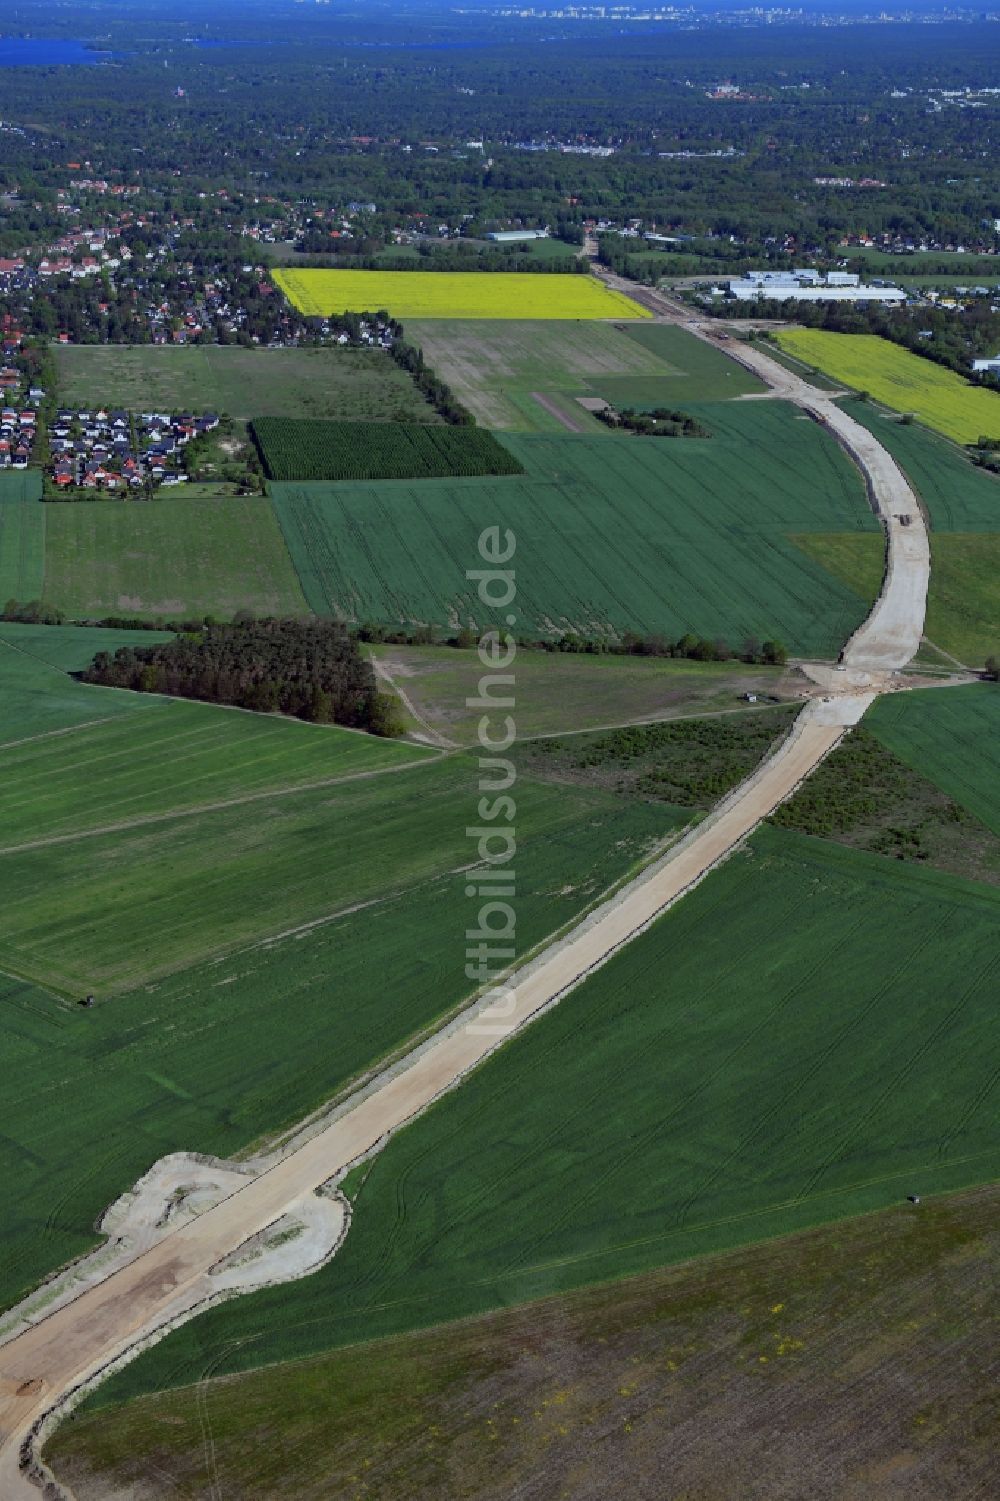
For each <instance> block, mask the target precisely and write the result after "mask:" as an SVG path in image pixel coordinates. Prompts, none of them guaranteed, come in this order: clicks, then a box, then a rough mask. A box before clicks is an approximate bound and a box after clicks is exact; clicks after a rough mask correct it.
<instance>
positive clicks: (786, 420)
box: [272, 402, 875, 654]
mask: <svg viewBox="0 0 1000 1501" xmlns="http://www.w3.org/2000/svg"><path fill="white" fill-rule="evenodd" d="M698 410H699V411H700V409H698ZM720 413H724V414H725V415H724V417H721V416H720V415H719V414H720ZM730 414H732V415H730ZM706 415H707V417H708V421H709V422H710V424H711V425H712V427H713V431H715V432H716V437H714V438H713V439H711V440H710V441H706V442H704V443H700V444H649V445H645V447H644V446H643V445H641V444H624V443H623V444H609V442H608V440H607V439H606V438H594V439H589V438H587V439H584V438H568V437H559V438H555V437H554V438H547V437H545V438H543V437H540V436H539V437H514V436H511V437H509V438H508V439H506V442H507V443H508V446H509V447H510V448H511V450H512V451H513V453H514V454H515V456H516V457H517V458H518V459H520V460H521V461H522V462H523V464H524V466H525V470H526V473H525V474H524V475H523V476H522V477H517V478H513V479H511V478H507V479H503V480H493V481H491V480H489V479H481V480H475V481H452V482H448V481H447V480H438V481H436V482H421V483H420V484H413V485H411V486H406V485H400V484H392V485H382V484H379V483H377V482H374V483H370V484H357V485H347V484H344V485H337V486H336V487H333V486H324V485H322V484H308V483H298V484H296V483H288V484H275V485H274V487H273V491H272V494H273V499H274V505H275V510H276V512H277V515H278V519H279V522H280V524H281V527H282V530H283V532H284V534H285V539H286V541H287V543H288V548H289V551H290V553H291V556H292V559H293V561H294V563H295V566H296V569H297V570H298V572H299V576H300V579H301V581H302V586H303V590H304V593H305V595H306V598H307V600H308V601H309V604H310V606H311V607H312V609H314V610H316V611H317V612H318V613H322V614H333V615H335V616H340V617H342V618H345V619H354V620H360V621H369V620H370V621H383V622H386V623H392V624H397V623H402V622H430V623H432V624H434V625H437V626H440V627H442V628H447V627H454V625H455V624H456V623H459V624H466V623H469V624H473V623H474V624H475V625H477V626H481V625H483V624H485V623H487V618H486V612H484V610H483V608H482V606H481V605H480V604H479V603H478V601H477V600H476V597H475V593H474V591H473V590H472V589H470V587H469V585H468V584H467V582H466V577H465V574H466V569H467V568H468V567H469V566H470V564H469V559H470V558H471V557H474V556H475V555H476V544H477V538H478V536H479V533H480V531H481V530H482V526H483V525H484V524H485V523H484V521H483V518H484V516H485V517H501V518H502V519H503V524H504V525H505V526H507V527H509V528H510V529H511V530H512V531H513V532H514V533H515V535H516V536H517V539H518V548H519V554H518V556H519V558H521V557H523V558H524V559H525V562H524V563H523V564H522V565H521V566H520V568H519V571H518V579H517V586H518V594H517V603H518V608H519V623H520V625H521V626H522V628H523V629H525V630H529V629H530V630H534V631H537V632H539V633H546V634H552V633H554V632H556V631H558V630H570V631H579V632H581V633H582V634H587V635H591V634H605V633H609V632H611V631H615V632H618V633H620V632H622V631H624V630H626V629H632V630H637V631H640V632H642V633H643V634H649V633H653V632H657V631H660V632H663V633H664V634H666V635H669V636H672V637H675V638H676V637H677V636H680V635H682V634H683V633H684V632H685V631H693V632H695V633H696V634H699V635H704V636H707V637H709V638H714V637H717V636H724V637H726V638H727V639H728V641H729V642H730V644H731V645H734V646H737V647H738V646H739V645H740V644H741V643H742V642H743V640H744V639H745V638H746V637H747V636H748V635H754V636H757V637H758V638H759V639H762V640H763V639H767V638H768V637H772V636H778V637H780V638H781V639H782V640H783V641H784V642H785V644H786V645H787V646H788V647H789V649H790V650H794V651H800V652H803V653H820V654H829V653H831V652H835V651H837V650H839V648H840V646H842V644H843V642H844V640H845V639H846V637H847V636H848V635H849V634H850V632H851V630H852V629H853V628H854V627H855V626H856V625H857V624H858V623H860V621H861V619H862V618H863V616H864V613H865V604H866V602H865V600H864V599H863V598H862V597H861V595H860V594H858V593H855V592H853V591H852V590H851V589H849V588H848V587H846V586H845V585H842V584H841V583H839V582H838V581H837V580H836V579H835V578H834V577H833V576H832V575H830V574H829V573H828V572H827V571H826V570H825V569H823V568H822V567H820V566H819V565H818V564H816V563H814V562H813V561H811V560H810V559H809V558H807V557H806V556H805V555H804V554H803V552H802V551H801V550H800V549H799V548H798V547H796V546H795V545H794V544H793V543H792V542H790V541H789V534H791V533H801V532H808V531H811V530H817V531H820V530H821V531H828V530H829V531H837V530H842V531H849V530H851V531H853V530H855V529H857V530H861V531H870V532H874V528H875V523H874V519H873V517H872V515H871V512H870V510H869V508H868V506H867V503H866V501H865V498H864V493H863V490H862V487H861V484H860V481H859V480H858V479H857V477H856V475H855V473H854V471H853V470H852V468H851V466H850V465H849V463H848V461H847V460H846V459H845V458H844V457H843V455H842V454H841V453H840V452H839V450H838V449H837V448H836V447H835V446H834V445H833V444H832V443H830V442H829V440H827V439H826V438H825V436H824V435H823V434H822V432H821V431H819V429H817V428H816V427H815V426H814V425H813V424H807V423H801V422H797V421H796V420H795V419H794V417H792V416H791V414H790V413H789V412H788V410H787V409H785V408H781V407H779V406H778V404H777V403H770V404H767V407H766V410H765V403H763V402H761V403H754V404H751V403H747V404H745V405H743V406H740V407H737V406H736V404H735V403H734V404H732V405H730V406H727V407H725V408H712V410H711V413H710V414H706ZM751 430H752V432H753V434H754V435H755V436H756V442H755V443H754V445H753V446H751V445H750V444H748V443H747V442H746V441H745V440H746V437H747V436H749V435H750V431H751ZM667 449H668V450H670V451H669V452H664V451H663V450H667ZM695 449H696V450H697V452H694V451H693V450H695ZM804 473H808V474H809V475H810V485H809V486H808V488H805V487H803V485H802V482H801V476H802V474H804Z"/></svg>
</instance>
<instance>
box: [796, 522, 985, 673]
mask: <svg viewBox="0 0 1000 1501" xmlns="http://www.w3.org/2000/svg"><path fill="white" fill-rule="evenodd" d="M795 542H796V544H797V546H799V547H800V548H801V549H802V550H803V552H805V553H807V554H808V555H809V556H810V557H812V558H813V559H814V560H815V561H816V562H817V563H819V564H821V565H822V566H823V567H824V568H826V569H828V570H829V571H830V573H832V574H834V575H835V577H837V578H839V579H840V580H841V582H842V583H843V584H844V585H846V586H847V587H848V588H851V589H855V590H857V591H858V592H863V591H864V590H866V589H869V588H871V587H872V586H873V584H874V582H875V580H876V579H877V578H880V577H881V573H882V563H883V557H882V548H881V545H880V544H878V543H877V542H876V539H875V538H874V537H871V536H866V535H862V534H854V535H848V534H847V533H844V534H842V535H840V536H829V535H826V536H824V535H822V534H820V533H815V534H813V535H812V536H809V535H803V536H797V537H796V538H795ZM924 634H925V635H926V637H927V639H928V640H929V641H931V642H933V644H934V645H935V646H938V647H940V648H941V649H942V650H943V651H945V652H947V653H948V654H950V655H951V656H952V657H953V658H954V659H955V660H956V661H957V662H959V663H964V664H965V665H967V666H969V667H973V668H976V667H982V666H983V663H984V662H985V661H986V658H987V657H988V656H990V655H992V654H995V653H997V652H998V651H1000V535H998V534H997V533H995V532H993V533H988V532H987V533H982V532H970V533H964V534H963V533H958V532H932V534H931V583H930V589H929V591H928V595H927V618H926V620H925V622H924Z"/></svg>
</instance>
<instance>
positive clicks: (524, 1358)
mask: <svg viewBox="0 0 1000 1501" xmlns="http://www.w3.org/2000/svg"><path fill="white" fill-rule="evenodd" d="M998 1209H1000V1194H998V1192H997V1190H996V1189H988V1190H985V1191H984V1190H976V1191H974V1192H969V1193H964V1194H949V1195H947V1196H945V1197H942V1198H940V1199H935V1200H932V1201H928V1200H924V1201H923V1202H922V1203H921V1204H920V1206H919V1207H918V1208H917V1207H915V1206H912V1205H909V1204H900V1205H897V1206H894V1207H893V1208H892V1209H888V1210H883V1211H881V1212H880V1213H878V1214H870V1215H860V1216H858V1217H857V1218H856V1219H853V1220H849V1221H846V1222H842V1223H840V1224H838V1225H836V1226H826V1227H824V1228H822V1229H820V1230H814V1231H806V1232H804V1233H803V1234H800V1235H793V1236H786V1237H783V1238H782V1239H780V1240H776V1241H766V1242H764V1243H763V1244H760V1245H755V1246H748V1247H745V1248H743V1249H741V1250H738V1251H734V1252H729V1253H728V1254H726V1255H724V1256H721V1257H708V1258H701V1259H700V1260H698V1261H695V1262H692V1263H689V1264H688V1265H685V1266H677V1267H669V1268H666V1269H664V1270H662V1271H657V1272H652V1273H647V1274H646V1275H644V1276H640V1277H632V1278H629V1279H627V1280H625V1281H621V1282H615V1283H612V1284H610V1285H609V1286H604V1287H596V1288H588V1289H586V1290H585V1291H578V1292H573V1293H567V1294H563V1295H562V1296H560V1297H554V1298H549V1299H545V1300H543V1301H542V1302H538V1303H533V1304H531V1305H530V1306H528V1307H525V1308H514V1309H503V1310H501V1311H499V1312H496V1313H493V1314H488V1315H486V1316H484V1317H480V1318H474V1319H468V1320H464V1321H463V1322H461V1323H458V1324H446V1325H444V1326H442V1327H440V1328H438V1329H432V1330H422V1331H420V1333H418V1334H411V1335H402V1336H397V1337H396V1338H390V1339H386V1340H380V1341H377V1342H369V1343H367V1344H363V1345H358V1346H354V1347H353V1348H349V1349H344V1350H335V1351H332V1352H330V1353H329V1354H326V1355H322V1356H317V1357H313V1358H312V1359H310V1360H304V1361H295V1362H288V1363H285V1364H282V1365H277V1366H267V1367H264V1368H263V1369H261V1370H258V1371H250V1372H248V1373H246V1374H245V1375H243V1376H241V1377H238V1378H233V1377H222V1378H221V1379H217V1380H212V1379H211V1377H209V1378H208V1379H206V1380H205V1381H203V1382H199V1383H198V1384H197V1385H196V1386H189V1387H185V1388H183V1389H182V1390H179V1391H171V1392H165V1393H163V1394H160V1395H157V1396H154V1397H145V1398H140V1399H139V1400H138V1401H136V1402H133V1403H130V1404H128V1405H127V1406H126V1407H124V1408H121V1409H118V1410H117V1411H109V1410H108V1409H104V1410H102V1411H100V1412H97V1413H88V1414H79V1413H78V1414H76V1415H75V1416H74V1420H73V1421H72V1422H68V1423H64V1424H63V1425H62V1426H61V1427H60V1428H59V1430H58V1431H57V1433H56V1434H55V1436H54V1437H53V1438H52V1439H51V1440H49V1442H48V1443H47V1444H46V1447H45V1457H46V1459H47V1461H48V1463H49V1465H50V1466H51V1467H52V1468H53V1469H54V1470H55V1472H56V1475H57V1477H58V1479H59V1480H60V1481H62V1482H63V1483H64V1484H67V1483H68V1484H69V1485H70V1486H71V1487H72V1491H73V1495H74V1496H76V1497H78V1498H79V1501H107V1498H108V1497H109V1496H121V1497H125V1496H143V1495H152V1496H155V1495H158V1494H162V1493H163V1492H164V1488H165V1487H169V1495H170V1496H171V1497H175V1498H177V1501H201V1498H204V1497H205V1496H207V1495H209V1494H211V1490H212V1487H213V1486H214V1487H215V1488H216V1489H217V1491H218V1492H220V1493H221V1494H222V1495H223V1496H225V1497H226V1498H227V1501H236V1498H240V1501H249V1498H250V1497H258V1498H259V1497H263V1496H279V1495H289V1494H293V1495H294V1496H295V1497H296V1501H330V1498H331V1497H333V1496H338V1497H339V1496H350V1495H354V1494H355V1490H354V1487H355V1485H356V1484H357V1482H356V1481H355V1480H354V1479H353V1477H354V1476H357V1475H362V1474H363V1476H364V1492H363V1494H364V1496H365V1497H366V1501H400V1498H401V1497H405V1498H406V1501H441V1498H442V1495H443V1494H444V1492H443V1489H442V1476H444V1475H447V1477H448V1482H447V1483H448V1491H447V1494H448V1495H452V1496H454V1495H458V1494H461V1495H463V1496H466V1497H487V1496H490V1497H498V1496H501V1495H503V1496H524V1497H531V1498H535V1501H539V1498H543V1497H551V1496H565V1495H572V1494H574V1490H575V1485H576V1480H577V1477H578V1476H579V1474H580V1469H581V1454H585V1455H586V1461H585V1462H586V1476H587V1483H588V1486H589V1487H590V1494H591V1495H592V1496H607V1497H611V1496H618V1495H620V1494H621V1477H622V1475H627V1476H628V1482H629V1484H628V1494H629V1495H630V1496H631V1497H639V1496H660V1497H661V1498H662V1497H663V1496H664V1492H663V1491H662V1489H661V1487H662V1483H663V1476H664V1475H665V1474H669V1476H670V1484H671V1487H672V1489H671V1492H670V1494H671V1495H672V1496H680V1495H684V1496H687V1497H690V1498H694V1497H698V1498H704V1501H708V1498H709V1497H711V1501H750V1498H755V1501H764V1498H765V1492H763V1491H761V1490H760V1489H758V1485H759V1482H760V1481H761V1477H766V1478H765V1480H764V1484H765V1485H766V1486H767V1487H768V1490H767V1492H766V1498H767V1501H774V1498H775V1497H778V1496H787V1497H792V1496H795V1497H805V1496H808V1497H811V1498H813V1501H820V1498H826V1501H831V1498H832V1496H833V1494H834V1493H833V1492H831V1491H830V1489H829V1488H828V1487H829V1485H830V1482H831V1475H830V1458H829V1452H828V1441H829V1435H830V1432H831V1429H835V1431H836V1433H837V1458H836V1478H835V1479H834V1480H833V1484H834V1486H836V1487H837V1488H838V1492H837V1494H839V1497H840V1498H844V1497H846V1496H853V1497H870V1498H874V1497H875V1496H879V1497H880V1498H882V1501H888V1498H889V1495H890V1494H895V1495H896V1496H897V1497H898V1496H899V1494H900V1493H899V1492H898V1491H896V1492H894V1493H889V1492H887V1491H886V1490H885V1489H884V1487H883V1485H882V1484H881V1479H882V1477H884V1476H885V1475H886V1474H890V1473H896V1474H899V1475H905V1476H906V1480H905V1485H906V1493H907V1494H908V1495H909V1496H910V1497H911V1498H913V1501H942V1498H944V1497H946V1496H951V1495H954V1494H955V1490H954V1486H953V1483H952V1482H953V1479H954V1476H955V1474H956V1470H959V1469H960V1473H961V1477H962V1478H961V1485H962V1488H963V1492H964V1494H965V1495H966V1496H972V1495H984V1496H985V1495H988V1494H989V1492H990V1489H991V1482H992V1479H993V1473H994V1471H995V1452H994V1451H995V1445H994V1443H993V1439H994V1431H993V1427H992V1425H991V1424H990V1423H989V1422H987V1421H983V1402H984V1394H986V1393H988V1392H991V1390H992V1386H993V1374H992V1373H993V1370H994V1367H995V1355H996V1345H997V1339H998V1333H1000V1331H998V1329H997V1319H996V1308H995V1301H996V1300H995V1299H993V1298H992V1297H991V1291H992V1286H993V1282H994V1280H995V1269H996V1264H997V1258H998V1255H1000V1216H998ZM972 1309H974V1310H975V1316H974V1317H970V1310H972ZM872 1331H877V1337H876V1338H874V1339H873V1338H871V1337H870V1334H871V1332H872ZM928 1371H933V1372H934V1406H933V1409H932V1411H933V1413H934V1416H933V1417H931V1416H930V1414H929V1413H928V1404H927V1395H926V1377H927V1372H928ZM887 1383H889V1384H891V1387H892V1393H893V1399H892V1401H891V1402H890V1403H887V1402H886V1399H885V1398H886V1390H887ZM790 1396H791V1397H792V1399H793V1400H794V1402H795V1422H794V1424H791V1423H788V1422H787V1420H786V1414H787V1406H788V1402H789V1398H790ZM987 1400H988V1399H987ZM706 1414H711V1421H710V1422H709V1421H706ZM938 1414H942V1415H943V1420H940V1419H939V1418H938V1416H937V1415H938ZM734 1428H736V1429H737V1430H738V1432H739V1435H740V1441H739V1443H738V1445H734V1444H733V1443H732V1442H731V1441H730V1435H731V1433H732V1432H733V1429H734ZM595 1437H597V1438H598V1439H599V1441H598V1442H595ZM430 1438H433V1442H430V1441H429V1439H430ZM915 1466H917V1467H918V1469H919V1480H916V1479H915V1477H914V1475H913V1469H914V1467H915Z"/></svg>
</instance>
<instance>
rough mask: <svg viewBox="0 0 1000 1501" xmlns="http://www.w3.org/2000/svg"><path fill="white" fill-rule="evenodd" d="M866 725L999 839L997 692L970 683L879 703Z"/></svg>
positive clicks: (993, 687)
mask: <svg viewBox="0 0 1000 1501" xmlns="http://www.w3.org/2000/svg"><path fill="white" fill-rule="evenodd" d="M865 724H866V726H867V727H868V728H869V729H870V730H871V731H872V732H873V733H874V734H876V735H877V736H878V737H879V739H880V740H882V741H883V742H884V743H885V744H886V745H887V746H888V747H889V749H890V750H891V751H894V752H895V754H896V755H897V756H899V758H900V760H902V761H906V762H907V763H908V765H910V766H912V767H913V768H914V770H915V771H919V772H920V773H921V774H922V775H923V776H926V777H930V779H931V780H932V781H934V782H937V784H938V786H939V787H941V788H943V790H944V791H945V792H947V793H948V794H949V796H950V797H953V798H954V799H955V801H956V802H959V803H961V804H962V805H963V807H966V808H968V809H969V811H970V812H972V813H975V814H976V816H977V817H979V818H981V819H982V820H983V823H985V824H987V825H988V826H989V827H990V828H991V829H992V830H993V831H994V833H996V834H1000V688H998V687H997V686H996V684H991V683H983V684H978V683H975V684H970V685H969V686H968V687H963V688H947V689H941V690H940V691H938V690H935V689H928V690H927V691H926V692H924V693H897V694H893V695H892V697H890V698H881V699H879V701H878V703H877V704H876V705H875V706H874V708H872V709H870V710H869V712H868V714H867V715H866V717H865Z"/></svg>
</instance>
